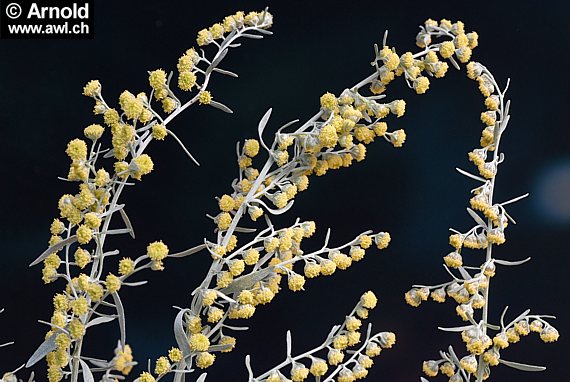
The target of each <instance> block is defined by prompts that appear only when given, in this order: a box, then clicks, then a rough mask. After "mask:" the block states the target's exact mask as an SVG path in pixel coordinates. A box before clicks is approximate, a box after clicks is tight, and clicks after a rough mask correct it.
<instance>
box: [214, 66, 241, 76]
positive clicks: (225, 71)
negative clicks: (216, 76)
mask: <svg viewBox="0 0 570 382" xmlns="http://www.w3.org/2000/svg"><path fill="white" fill-rule="evenodd" d="M214 72H218V73H220V74H225V75H226V76H230V77H234V78H237V77H238V75H237V74H236V73H234V72H230V71H229V70H224V69H220V68H214Z"/></svg>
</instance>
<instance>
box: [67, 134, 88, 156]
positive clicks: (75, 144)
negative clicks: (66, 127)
mask: <svg viewBox="0 0 570 382" xmlns="http://www.w3.org/2000/svg"><path fill="white" fill-rule="evenodd" d="M65 152H66V153H67V155H69V157H70V158H71V159H72V160H74V161H81V160H86V159H87V144H86V143H85V141H82V140H81V139H74V140H72V141H70V142H69V143H68V144H67V149H66V150H65Z"/></svg>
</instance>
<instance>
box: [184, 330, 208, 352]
mask: <svg viewBox="0 0 570 382" xmlns="http://www.w3.org/2000/svg"><path fill="white" fill-rule="evenodd" d="M189 345H190V350H192V351H197V352H205V351H207V350H208V348H209V347H210V341H209V340H208V337H206V336H205V335H203V334H202V333H196V334H192V335H191V336H190V339H189Z"/></svg>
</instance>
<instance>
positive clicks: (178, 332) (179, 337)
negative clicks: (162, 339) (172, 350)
mask: <svg viewBox="0 0 570 382" xmlns="http://www.w3.org/2000/svg"><path fill="white" fill-rule="evenodd" d="M189 311H190V309H182V310H181V311H180V312H178V314H177V315H176V318H175V319H174V338H175V339H176V343H177V344H178V348H179V349H180V350H182V354H183V355H184V357H185V358H186V357H187V356H188V355H190V353H191V352H192V351H191V350H190V345H189V344H188V338H186V333H185V332H184V324H183V320H182V319H183V318H184V314H185V313H186V312H189Z"/></svg>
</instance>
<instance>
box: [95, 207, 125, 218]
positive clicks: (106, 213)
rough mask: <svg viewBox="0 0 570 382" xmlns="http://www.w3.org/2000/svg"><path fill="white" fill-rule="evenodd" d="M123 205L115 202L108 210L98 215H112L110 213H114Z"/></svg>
mask: <svg viewBox="0 0 570 382" xmlns="http://www.w3.org/2000/svg"><path fill="white" fill-rule="evenodd" d="M124 207H125V205H124V204H117V205H115V207H113V208H110V209H109V210H107V211H105V212H103V213H102V214H101V216H100V217H102V218H103V217H106V216H109V215H112V214H114V213H115V212H117V211H119V210H121V209H123V208H124Z"/></svg>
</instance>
